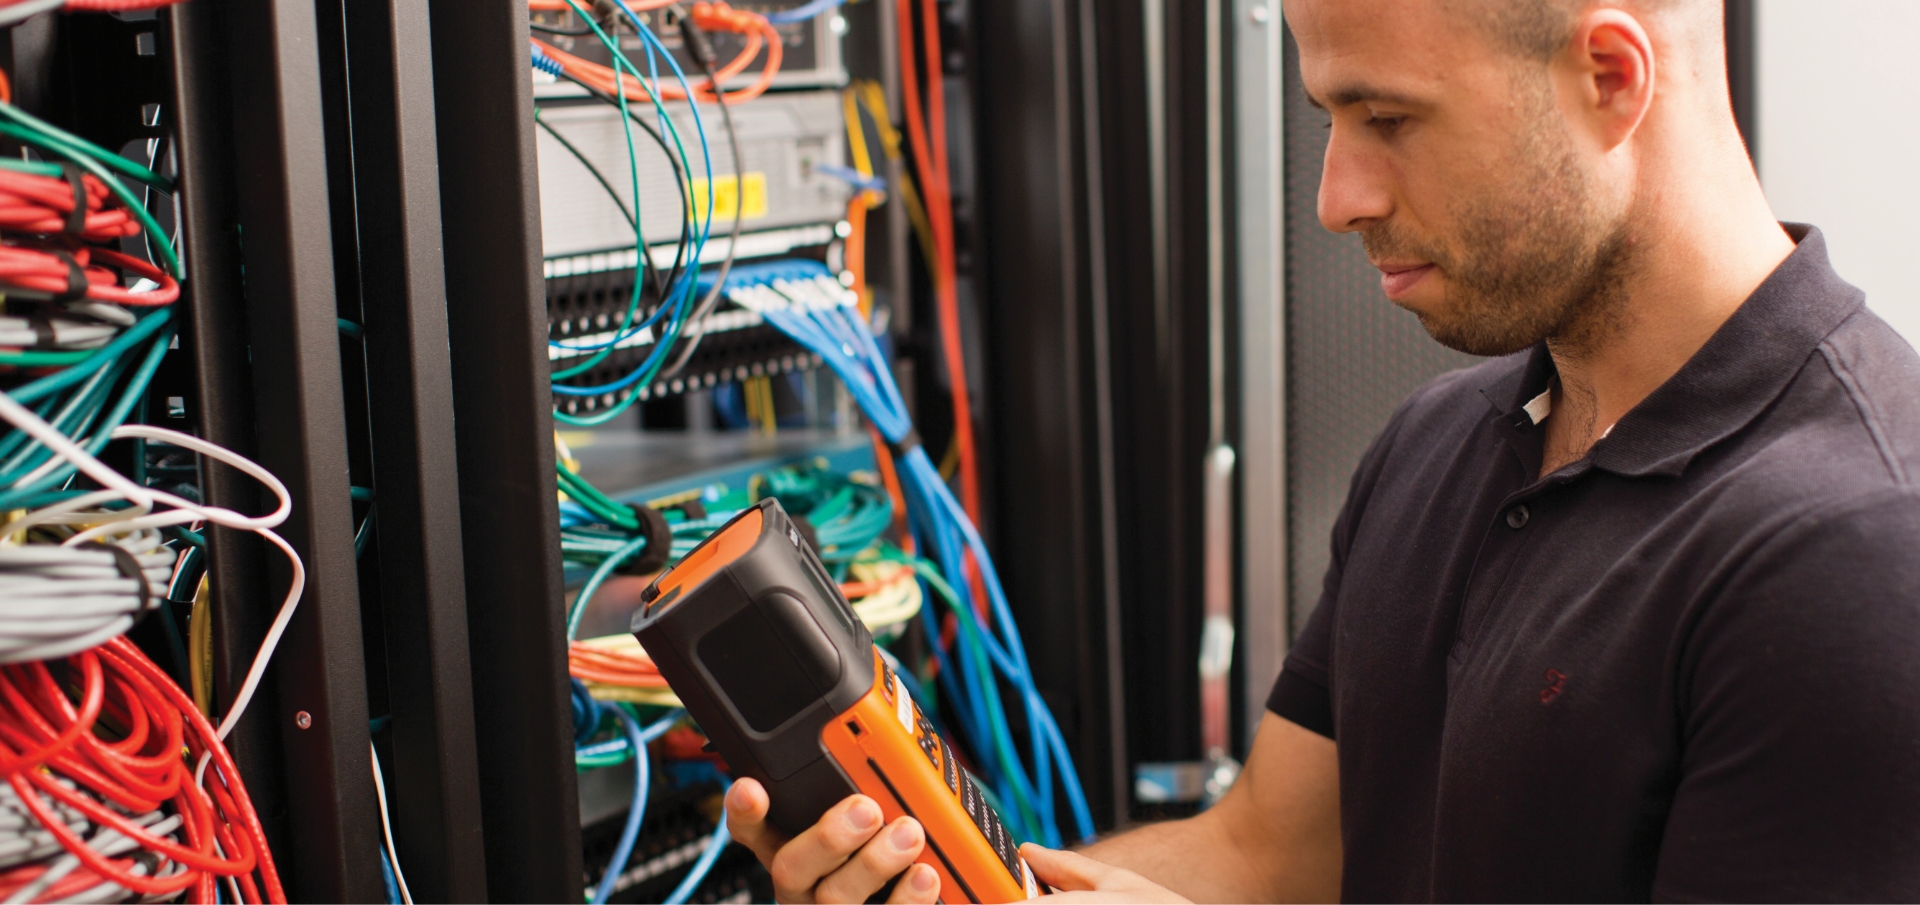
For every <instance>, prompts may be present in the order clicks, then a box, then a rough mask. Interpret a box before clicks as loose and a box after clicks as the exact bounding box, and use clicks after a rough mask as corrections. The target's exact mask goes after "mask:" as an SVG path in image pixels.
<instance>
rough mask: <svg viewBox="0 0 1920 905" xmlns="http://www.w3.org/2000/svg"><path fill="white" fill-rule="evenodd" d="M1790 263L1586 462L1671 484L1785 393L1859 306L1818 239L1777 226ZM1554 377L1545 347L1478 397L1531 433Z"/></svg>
mask: <svg viewBox="0 0 1920 905" xmlns="http://www.w3.org/2000/svg"><path fill="white" fill-rule="evenodd" d="M1781 225H1782V226H1783V227H1785V228H1786V230H1787V234H1788V235H1789V236H1791V237H1793V239H1794V241H1795V242H1796V243H1797V244H1796V247H1795V248H1794V250H1793V253H1792V254H1790V255H1788V256H1787V259H1786V260H1785V261H1782V262H1780V266H1779V267H1777V268H1775V269H1774V271H1773V273H1772V274H1771V275H1769V276H1768V277H1767V279H1766V281H1764V282H1762V283H1761V284H1760V286H1759V288H1757V289H1755V290H1754V291H1753V295H1751V296H1749V297H1748V298H1747V300H1746V302H1744V303H1742V304H1741V306H1740V308H1739V309H1738V310H1736V311H1734V313H1733V316H1732V317H1730V318H1728V319H1727V322H1726V323H1724V324H1722V325H1721V326H1720V329H1719V330H1717V331H1715V332H1714V334H1713V336H1712V337H1711V338H1709V339H1708V340H1707V343H1706V345H1704V346H1701V347H1700V351H1698V352H1695V353H1694V355H1693V357H1692V358H1691V359H1688V361H1687V363H1686V364H1685V365H1683V366H1681V368H1680V370H1679V372H1677V373H1675V374H1674V375H1673V376H1672V377H1671V378H1668V380H1667V382H1666V383H1664V384H1661V385H1660V388H1659V389H1656V390H1654V391H1653V393H1652V394H1651V395H1649V396H1647V398H1645V399H1643V400H1641V401H1640V404H1639V405H1637V406H1634V408H1633V409H1632V410H1631V411H1629V412H1627V414H1626V416H1625V417H1623V418H1621V419H1620V420H1619V421H1618V422H1616V423H1615V424H1614V426H1613V428H1612V430H1611V432H1609V433H1608V434H1607V435H1606V436H1605V437H1603V438H1601V439H1600V440H1599V441H1598V442H1596V443H1595V444H1594V445H1593V450H1592V452H1591V453H1590V454H1589V458H1590V459H1591V463H1592V465H1593V466H1594V467H1595V468H1601V469H1604V470H1606V471H1610V472H1613V473H1615V474H1621V475H1631V476H1638V475H1652V474H1661V475H1678V474H1680V473H1682V472H1684V471H1685V470H1686V467H1687V464H1688V463H1689V462H1692V461H1693V458H1694V456H1697V455H1699V454H1700V453H1701V452H1702V451H1703V450H1705V449H1707V448H1708V447H1710V446H1712V445H1714V444H1715V443H1718V442H1719V441H1721V440H1723V439H1725V438H1727V437H1728V436H1730V435H1732V434H1733V433H1734V432H1735V431H1737V430H1739V429H1741V428H1742V427H1745V426H1746V425H1747V423H1748V422H1750V421H1752V420H1753V419H1754V418H1755V417H1757V416H1758V415H1759V414H1760V412H1761V411H1762V410H1764V409H1765V408H1766V407H1767V406H1768V405H1770V404H1771V403H1772V402H1773V400H1774V399H1775V398H1777V397H1779V395H1780V394H1781V392H1783V391H1785V390H1786V388H1787V384H1788V383H1789V382H1791V381H1792V380H1793V378H1794V375H1796V374H1798V373H1799V371H1800V368H1801V366H1802V365H1803V364H1804V363H1805V362H1806V360H1807V358H1808V356H1810V355H1812V354H1813V353H1814V351H1815V349H1816V348H1818V346H1819V345H1820V343H1821V341H1822V340H1824V339H1825V338H1826V336H1827V334H1829V333H1831V332H1833V330H1834V328H1836V327H1838V326H1840V323H1841V322H1842V321H1844V320H1846V319H1847V318H1848V317H1849V316H1851V315H1852V314H1853V313H1854V312H1856V311H1858V310H1860V308H1861V306H1863V305H1864V304H1865V303H1866V294H1865V293H1863V292H1861V291H1860V290H1859V289H1856V288H1854V287H1853V286H1851V285H1849V284H1848V283H1847V282H1846V281H1844V280H1842V279H1840V275H1839V274H1837V273H1835V272H1834V270H1833V265H1832V263H1830V262H1829V261H1828V259H1827V243H1826V239H1825V237H1823V236H1822V235H1821V234H1820V230H1818V229H1816V228H1814V227H1812V226H1808V225H1806V224H1800V223H1783V224H1781ZM1553 377H1554V367H1553V356H1552V355H1550V354H1549V353H1548V352H1547V347H1546V344H1545V343H1541V344H1539V345H1537V346H1535V347H1534V348H1533V349H1532V350H1531V352H1530V353H1527V362H1526V365H1525V367H1524V368H1521V369H1520V370H1517V371H1515V370H1509V371H1507V372H1506V374H1505V375H1503V376H1502V377H1501V378H1500V379H1497V380H1495V381H1493V382H1492V383H1490V384H1489V385H1488V386H1486V387H1485V388H1483V389H1482V391H1481V392H1482V393H1483V394H1484V395H1485V396H1486V397H1487V400H1488V401H1489V402H1492V403H1493V405H1494V408H1495V409H1496V410H1497V411H1498V412H1499V415H1498V416H1497V417H1500V418H1501V419H1502V420H1504V421H1507V422H1509V423H1511V424H1512V425H1513V426H1514V427H1516V428H1518V427H1522V426H1531V425H1532V424H1534V423H1537V421H1538V420H1539V419H1538V418H1537V417H1535V415H1536V414H1537V412H1538V410H1540V409H1542V408H1544V404H1538V405H1535V404H1534V403H1536V402H1537V400H1538V397H1539V396H1540V394H1541V393H1543V392H1545V391H1546V389H1547V387H1548V386H1549V385H1550V384H1551V382H1552V380H1553Z"/></svg>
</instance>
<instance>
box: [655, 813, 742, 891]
mask: <svg viewBox="0 0 1920 905" xmlns="http://www.w3.org/2000/svg"><path fill="white" fill-rule="evenodd" d="M732 841H733V835H732V834H730V833H728V832H727V818H726V815H725V814H722V815H721V816H720V825H719V826H717V827H714V828H713V835H711V836H708V837H707V850H706V851H704V852H701V853H700V860H698V861H695V862H693V869H692V870H690V871H687V875H686V876H685V877H683V878H681V880H680V885H679V886H675V887H674V888H673V892H670V893H668V894H667V897H666V899H665V900H664V901H663V902H662V903H661V905H686V901H687V900H688V899H690V898H692V897H693V892H694V890H696V889H699V888H700V881H702V880H705V879H706V878H707V874H709V873H712V872H713V862H715V861H718V860H720V853H721V852H722V851H725V850H726V847H727V843H729V842H732Z"/></svg>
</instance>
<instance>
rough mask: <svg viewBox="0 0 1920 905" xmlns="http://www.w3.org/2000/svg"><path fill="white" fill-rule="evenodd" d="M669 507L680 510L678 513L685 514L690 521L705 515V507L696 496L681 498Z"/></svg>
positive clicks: (697, 519)
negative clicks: (686, 498)
mask: <svg viewBox="0 0 1920 905" xmlns="http://www.w3.org/2000/svg"><path fill="white" fill-rule="evenodd" d="M669 508H673V509H678V510H680V514H681V515H684V516H686V517H687V521H690V522H697V521H699V520H701V519H703V518H706V517H707V507H706V506H705V505H703V504H702V503H701V502H700V500H699V499H698V498H694V499H691V500H683V501H681V502H679V503H675V504H674V505H673V506H671V507H669Z"/></svg>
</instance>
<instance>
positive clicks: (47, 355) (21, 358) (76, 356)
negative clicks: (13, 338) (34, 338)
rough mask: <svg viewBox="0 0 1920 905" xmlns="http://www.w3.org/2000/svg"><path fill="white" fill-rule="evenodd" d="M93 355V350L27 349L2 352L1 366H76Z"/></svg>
mask: <svg viewBox="0 0 1920 905" xmlns="http://www.w3.org/2000/svg"><path fill="white" fill-rule="evenodd" d="M92 354H93V350H92V349H81V350H78V351H74V352H48V351H44V350H40V349H25V350H22V351H19V352H6V351H0V365H13V366H14V367H18V368H47V367H56V366H59V365H76V364H79V363H81V362H83V361H86V360H87V357H88V356H90V355H92Z"/></svg>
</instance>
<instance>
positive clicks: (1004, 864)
mask: <svg viewBox="0 0 1920 905" xmlns="http://www.w3.org/2000/svg"><path fill="white" fill-rule="evenodd" d="M641 600H642V604H643V605H642V607H641V609H640V611H639V612H637V613H635V614H634V617H633V632H634V635H635V636H637V637H638V638H639V639H640V643H641V644H642V645H644V646H645V647H646V649H647V653H648V654H649V655H650V656H651V657H652V658H653V661H654V663H655V664H656V665H658V666H659V668H660V673H661V675H663V676H665V677H666V679H667V683H668V684H669V685H671V686H673V691H674V693H675V694H677V695H679V697H680V700H681V702H682V703H683V704H685V705H686V708H687V712H688V713H690V714H692V715H693V718H694V719H695V720H697V721H699V723H700V728H701V730H702V731H704V732H705V733H706V735H707V737H708V738H709V739H711V740H712V742H713V748H714V750H715V751H717V752H719V754H720V756H722V757H724V758H726V760H727V764H728V766H729V767H731V768H732V770H733V771H734V772H735V773H736V774H737V775H740V776H751V777H753V778H754V779H757V780H759V781H760V783H761V784H762V785H764V786H766V788H767V797H768V798H769V800H770V803H771V807H772V810H771V813H770V814H769V815H768V819H769V820H771V821H772V822H773V825H774V826H776V827H779V828H780V829H781V830H783V831H785V832H787V833H790V834H797V833H799V832H801V831H803V830H805V829H807V828H808V827H810V826H812V825H813V824H814V823H815V822H816V821H818V820H819V819H820V815H822V814H824V813H826V811H827V809H828V808H831V807H833V806H834V805H835V804H838V803H839V802H840V801H841V800H842V799H844V798H846V797H847V796H848V795H852V794H854V793H856V792H858V793H863V794H865V795H867V796H868V797H870V798H872V799H873V800H874V801H876V802H879V804H880V810H881V811H882V813H883V814H884V815H885V818H886V820H888V821H892V820H895V819H897V818H899V817H900V816H901V815H903V814H904V815H907V816H911V817H913V818H914V819H916V820H918V821H920V825H921V826H922V827H924V828H925V829H926V839H927V845H926V849H925V850H924V851H923V852H922V853H921V855H920V858H919V860H920V861H921V862H922V863H925V864H926V865H928V866H929V867H932V868H933V869H934V870H935V871H936V872H938V874H939V876H940V893H941V898H942V899H944V900H945V901H947V902H955V901H961V900H962V899H961V897H964V901H968V902H979V903H991V902H1013V901H1018V900H1022V899H1029V898H1033V897H1034V896H1036V895H1037V894H1038V889H1037V886H1036V884H1035V882H1034V879H1033V872H1032V871H1031V870H1029V869H1028V868H1027V864H1026V861H1025V859H1022V858H1021V857H1020V855H1019V851H1018V849H1017V845H1016V843H1015V842H1014V839H1013V836H1012V834H1010V833H1008V832H1007V829H1006V827H1005V825H1003V824H1002V823H1001V822H1000V815H998V814H997V813H995V812H994V810H993V808H992V807H991V806H989V805H988V804H987V802H986V800H985V798H984V797H982V795H981V794H980V790H979V787H978V786H977V785H975V781H974V780H973V778H972V777H971V776H969V775H968V774H967V772H966V771H965V770H963V769H961V767H960V765H959V764H958V763H957V762H955V761H954V757H953V749H952V748H951V747H949V746H948V745H947V743H946V742H945V741H944V740H942V739H941V738H940V736H939V735H937V734H935V733H934V731H933V726H932V724H931V723H929V722H928V721H927V718H926V717H925V716H923V715H922V714H921V713H920V708H919V707H917V706H915V705H914V703H913V700H912V699H911V698H909V697H908V696H907V692H906V688H905V686H903V685H902V684H901V683H900V680H899V679H898V678H897V677H896V676H895V675H894V674H893V670H891V669H889V668H888V667H887V664H886V662H885V661H884V660H882V659H881V657H880V652H879V650H878V649H876V648H875V647H874V645H873V636H872V635H870V634H868V632H867V628H866V626H865V625H862V624H861V622H860V620H859V618H857V617H856V616H855V615H854V613H853V607H852V606H850V605H849V604H848V603H847V599H846V597H844V596H842V595H841V593H840V587H839V585H837V584H835V583H834V581H833V580H832V578H831V577H830V576H829V575H828V574H827V570H826V568H825V567H824V566H822V565H821V563H820V557H819V556H818V555H816V554H815V553H814V551H813V548H812V547H810V546H808V545H807V544H806V542H805V541H803V540H801V535H800V532H799V530H798V529H796V528H795V527H794V524H793V522H792V521H791V520H790V519H789V518H788V517H787V514H786V511H785V510H783V509H781V508H780V504H779V502H778V501H776V500H773V499H766V500H762V501H761V502H760V504H759V505H757V506H755V507H753V508H752V509H748V510H746V511H745V512H742V513H740V514H739V515H738V516H736V517H735V518H734V519H733V520H732V521H730V522H728V523H727V524H726V526H725V527H723V528H721V529H720V530H719V531H718V532H716V533H715V534H714V535H713V536H712V537H709V538H707V539H706V541H705V542H704V543H702V544H701V545H700V546H699V547H697V548H695V549H694V551H693V552H692V553H689V554H688V555H687V558H686V559H684V560H682V561H681V562H680V564H679V565H677V566H675V567H674V568H673V569H672V570H670V571H668V572H666V573H663V574H662V575H661V576H660V577H659V578H657V579H655V581H654V583H653V584H652V585H651V586H649V587H648V588H647V590H646V591H645V592H644V593H643V594H642V595H641Z"/></svg>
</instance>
